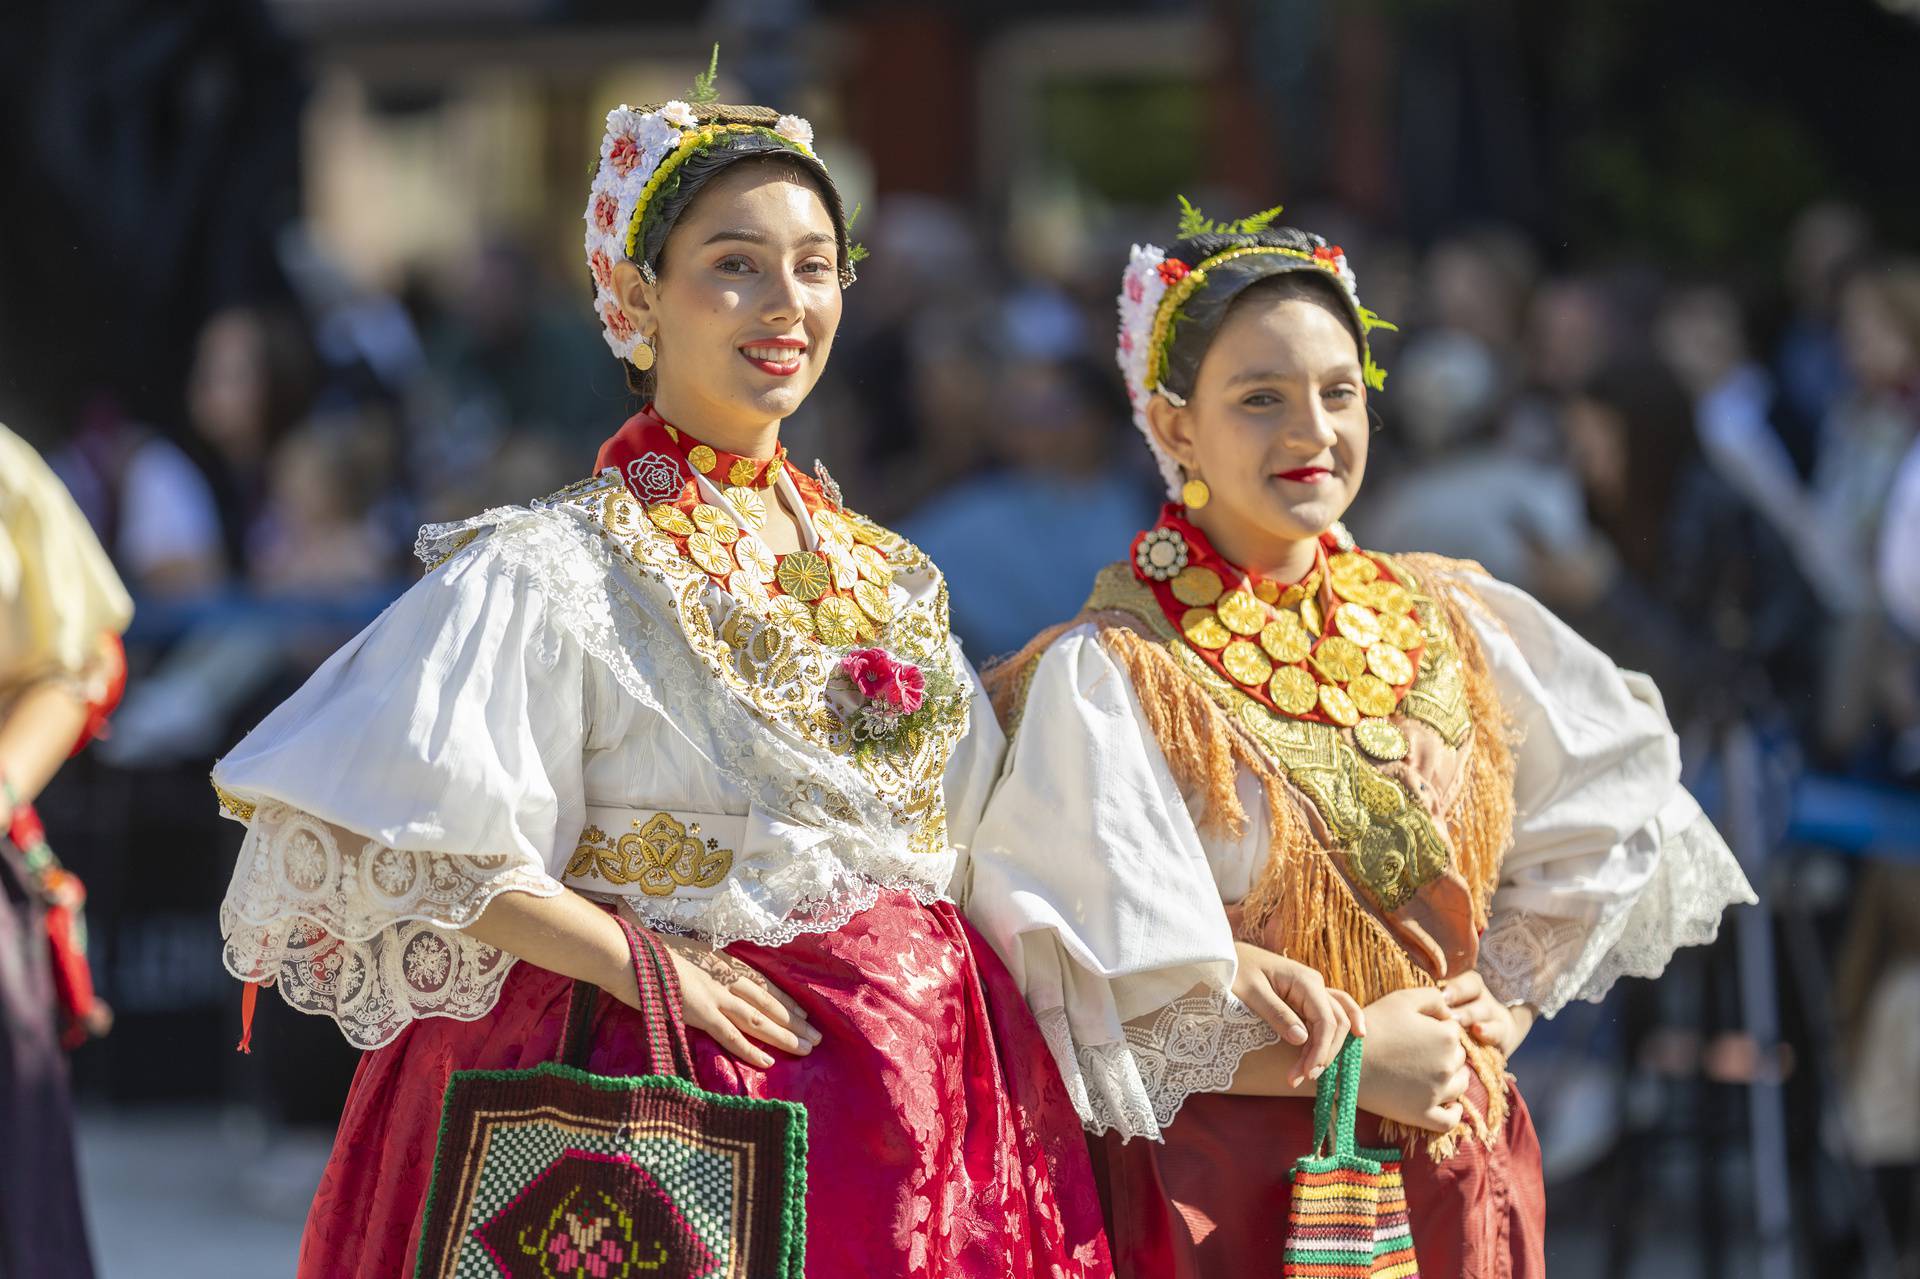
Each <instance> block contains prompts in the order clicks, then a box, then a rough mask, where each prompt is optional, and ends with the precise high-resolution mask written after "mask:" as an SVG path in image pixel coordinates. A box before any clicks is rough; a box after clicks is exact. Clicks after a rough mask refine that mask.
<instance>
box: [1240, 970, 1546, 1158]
mask: <svg viewBox="0 0 1920 1279" xmlns="http://www.w3.org/2000/svg"><path fill="white" fill-rule="evenodd" d="M1237 950H1238V952H1239V956H1238V957H1239V967H1238V971H1237V972H1236V974H1235V977H1234V983H1233V993H1234V995H1235V996H1237V997H1238V998H1239V999H1240V1000H1241V1002H1243V1003H1244V1004H1246V1005H1247V1007H1249V1008H1250V1009H1252V1010H1253V1011H1254V1012H1255V1013H1257V1014H1259V1015H1260V1016H1261V1017H1262V1018H1263V1019H1264V1020H1265V1021H1266V1022H1267V1023H1268V1024H1269V1025H1271V1026H1272V1027H1273V1028H1274V1030H1275V1031H1276V1032H1278V1034H1279V1035H1280V1038H1281V1039H1282V1040H1283V1041H1284V1042H1286V1043H1289V1044H1297V1045H1299V1049H1300V1051H1299V1055H1298V1057H1297V1058H1296V1060H1295V1063H1294V1065H1293V1067H1292V1069H1291V1071H1290V1072H1289V1074H1288V1078H1287V1082H1288V1083H1289V1084H1290V1085H1291V1087H1292V1088H1294V1089H1296V1090H1298V1089H1304V1088H1306V1087H1307V1085H1309V1084H1311V1083H1313V1082H1314V1081H1316V1080H1318V1079H1319V1078H1320V1075H1321V1074H1322V1073H1323V1072H1324V1071H1325V1070H1326V1068H1327V1066H1328V1065H1329V1064H1330V1063H1331V1062H1332V1061H1333V1057H1334V1054H1335V1053H1337V1052H1339V1050H1340V1045H1341V1044H1342V1043H1344V1042H1345V1041H1346V1037H1347V1034H1348V1032H1349V1031H1351V1032H1352V1033H1353V1034H1356V1035H1359V1036H1361V1037H1362V1038H1363V1039H1364V1040H1365V1042H1366V1048H1365V1056H1364V1058H1363V1061H1364V1069H1363V1070H1362V1073H1361V1075H1360V1108H1361V1109H1362V1110H1365V1111H1367V1112H1369V1113H1371V1114H1375V1115H1379V1116H1381V1117H1382V1118H1385V1119H1392V1120H1394V1121H1396V1122H1398V1123H1402V1124H1405V1125H1407V1126H1409V1127H1413V1128H1424V1129H1428V1130H1430V1131H1434V1132H1446V1131H1447V1130H1449V1129H1451V1128H1453V1127H1454V1126H1455V1125H1456V1124H1458V1123H1459V1122H1460V1118H1461V1110H1462V1098H1463V1097H1465V1095H1466V1091H1467V1088H1468V1086H1469V1085H1470V1084H1471V1083H1472V1081H1473V1072H1472V1071H1471V1069H1469V1067H1468V1065H1467V1050H1466V1041H1465V1039H1464V1038H1463V1037H1462V1036H1463V1032H1464V1034H1466V1035H1471V1036H1472V1037H1473V1038H1474V1039H1475V1040H1477V1041H1479V1042H1480V1043H1484V1044H1490V1045H1492V1046H1494V1047H1496V1048H1499V1049H1500V1050H1501V1052H1502V1053H1503V1054H1511V1053H1512V1052H1513V1050H1514V1049H1516V1048H1518V1047H1519V1046H1520V1042H1521V1041H1522V1040H1523V1039H1525V1038H1526V1034H1527V1031H1528V1030H1529V1029H1531V1028H1532V1024H1533V1015H1532V1010H1531V1009H1528V1008H1526V1007H1524V1006H1521V1007H1517V1008H1509V1007H1507V1006H1506V1005H1505V1004H1503V1003H1501V1002H1500V1001H1499V1000H1498V999H1495V998H1494V997H1493V995H1492V993H1491V992H1489V991H1488V990H1487V987H1486V983H1485V982H1483V981H1482V980H1481V978H1480V974H1478V973H1476V972H1466V973H1462V974H1461V975H1460V976H1458V977H1453V978H1450V979H1448V980H1447V981H1446V982H1444V983H1442V984H1441V985H1440V986H1439V987H1437V988H1435V987H1415V988H1412V989H1408V990H1399V991H1395V992H1393V993H1392V994H1390V995H1386V996H1384V997H1382V998H1380V999H1377V1000H1375V1001H1374V1002H1373V1003H1371V1004H1368V1005H1367V1006H1366V1007H1365V1008H1364V1009H1363V1008H1361V1007H1360V1006H1359V1005H1358V1004H1357V1003H1356V1002H1355V1001H1354V999H1353V998H1352V996H1350V995H1348V994H1347V993H1346V992H1345V991H1342V990H1335V989H1332V988H1330V987H1328V986H1327V984H1326V982H1325V981H1324V980H1323V979H1322V978H1321V976H1320V974H1319V973H1318V972H1316V971H1314V970H1313V969H1312V968H1309V967H1307V966H1306V965H1305V964H1301V963H1298V962H1296V961H1294V960H1291V959H1287V958H1286V957H1284V956H1282V955H1276V954H1274V953H1273V952H1272V951H1269V950H1265V949H1262V948H1261V947H1258V946H1253V945H1249V944H1246V943H1240V944H1239V945H1238V946H1237Z"/></svg>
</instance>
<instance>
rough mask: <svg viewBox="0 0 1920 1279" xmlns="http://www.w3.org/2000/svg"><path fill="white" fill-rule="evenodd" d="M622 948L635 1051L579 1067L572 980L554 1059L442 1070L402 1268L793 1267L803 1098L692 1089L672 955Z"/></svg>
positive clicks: (594, 1278)
mask: <svg viewBox="0 0 1920 1279" xmlns="http://www.w3.org/2000/svg"><path fill="white" fill-rule="evenodd" d="M620 924H621V927H622V928H624V929H625V930H626V933H627V941H628V944H629V945H630V946H631V947H632V949H633V958H634V976H635V978H636V980H637V981H638V983H639V988H640V1003H641V1008H640V1015H641V1017H642V1019H643V1020H644V1022H645V1024H646V1028H647V1051H646V1058H647V1060H646V1061H644V1062H635V1063H634V1064H635V1066H637V1067H639V1068H640V1069H639V1072H638V1073H637V1074H635V1075H633V1076H630V1077H623V1078H610V1077H607V1076H602V1075H595V1074H590V1073H588V1072H587V1070H586V1069H585V1066H586V1062H587V1054H588V1050H589V1048H590V1047H591V1045H592V1042H593V1029H594V1011H595V1007H596V1005H597V1004H598V1002H599V992H598V991H597V990H596V989H595V988H594V987H593V986H592V985H590V984H588V983H587V982H575V983H574V986H573V1001H572V1003H571V1005H570V1006H569V1007H568V1010H567V1022H566V1026H565V1028H564V1029H563V1030H562V1031H561V1034H560V1042H561V1058H562V1060H561V1061H559V1062H544V1063H542V1064H540V1065H538V1066H535V1067H533V1068H532V1069H529V1070H459V1071H455V1072H454V1073H453V1078H452V1080H451V1082H449V1083H448V1085H447V1092H446V1101H445V1105H444V1108H443V1109H442V1112H441V1120H440V1142H439V1150H438V1152H437V1153H436V1154H435V1157H434V1168H433V1182H432V1186H431V1189H430V1190H429V1192H428V1195H427V1207H426V1213H425V1219H424V1220H423V1222H422V1223H421V1237H420V1254H419V1256H420V1260H419V1264H418V1266H417V1268H416V1269H415V1271H414V1275H415V1279H734V1277H735V1276H746V1277H747V1279H800V1277H801V1276H802V1275H803V1274H804V1273H805V1268H806V1194H807V1112H806V1109H805V1108H804V1107H802V1106H800V1105H799V1104H797V1103H795V1102H790V1101H775V1100H771V1099H767V1100H762V1099H758V1098H753V1097H736V1096H730V1095H726V1094H721V1093H714V1092H708V1091H707V1090H705V1089H703V1088H701V1087H699V1086H698V1085H697V1084H695V1083H694V1081H693V1054H692V1052H691V1051H690V1050H689V1047H688V1044H687V1032H686V1025H685V1022H684V1020H683V1019H682V1016H681V1010H680V986H679V982H678V981H677V980H676V979H675V977H674V974H673V961H672V958H671V956H669V955H668V953H667V951H666V948H665V947H664V946H662V945H661V944H660V941H659V939H658V938H656V937H655V936H654V935H653V934H652V933H650V932H647V931H646V930H644V929H639V928H635V927H634V926H633V925H632V924H631V923H629V922H628V921H627V920H625V919H621V920H620Z"/></svg>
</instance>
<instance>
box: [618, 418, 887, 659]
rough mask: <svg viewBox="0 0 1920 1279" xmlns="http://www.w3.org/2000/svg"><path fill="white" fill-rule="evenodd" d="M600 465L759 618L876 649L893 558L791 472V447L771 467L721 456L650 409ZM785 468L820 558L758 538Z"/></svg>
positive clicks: (768, 461)
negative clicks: (715, 496) (705, 486)
mask: <svg viewBox="0 0 1920 1279" xmlns="http://www.w3.org/2000/svg"><path fill="white" fill-rule="evenodd" d="M597 465H598V469H601V470H604V469H606V468H607V467H614V468H616V469H618V470H619V472H620V476H621V478H622V480H624V481H625V483H626V486H627V491H628V492H630V493H632V494H633V496H634V498H635V499H636V500H637V501H639V502H640V504H641V505H642V506H643V507H644V508H645V510H646V517H647V519H648V520H649V521H650V522H651V523H652V524H653V526H654V527H655V528H656V529H658V530H660V532H662V533H664V534H666V535H667V536H668V537H669V538H671V539H672V540H673V544H674V546H675V548H676V549H678V550H679V552H680V553H681V554H682V555H684V556H686V557H687V558H688V559H689V560H691V561H693V562H694V563H695V564H696V565H698V566H699V567H700V569H701V571H703V572H705V573H706V574H707V575H708V576H709V577H710V578H712V579H713V581H714V584H715V585H716V586H718V587H720V588H721V589H722V590H724V591H726V592H727V593H728V594H730V595H732V596H733V597H734V598H735V599H737V600H739V601H741V602H742V603H744V604H746V605H747V606H748V607H749V608H751V609H752V610H753V611H754V612H756V613H760V614H765V615H770V616H773V617H775V618H776V619H778V620H780V621H782V622H784V623H786V624H788V625H789V626H791V627H793V628H795V629H798V630H799V631H801V633H803V634H808V635H813V636H816V637H817V638H819V639H820V640H821V641H822V642H823V643H826V644H829V645H832V646H835V647H842V648H845V647H850V646H852V645H853V644H855V643H860V642H870V641H871V640H873V639H874V638H875V637H876V636H877V635H878V634H879V627H881V626H882V625H884V624H885V623H886V622H887V621H889V620H890V619H891V617H892V613H893V605H892V598H891V596H890V595H889V594H888V587H889V585H890V584H891V582H892V579H893V570H892V569H891V568H890V567H889V566H888V563H887V560H886V557H885V556H884V555H883V554H882V553H881V552H880V551H878V550H876V549H875V548H874V547H873V546H871V545H868V544H866V543H865V542H863V541H862V540H861V539H862V537H863V536H864V535H863V534H862V533H861V532H860V531H859V530H858V529H857V528H856V526H855V525H854V524H852V523H850V522H849V521H848V520H847V518H846V516H845V514H844V513H843V512H842V511H841V509H840V505H839V503H838V501H836V500H835V498H834V497H833V496H832V495H830V494H828V493H827V492H826V491H825V490H824V489H823V487H822V485H821V484H820V482H819V481H817V480H815V479H814V478H813V477H812V476H808V475H802V474H800V473H799V472H798V471H796V470H795V469H794V467H793V464H792V463H791V462H790V461H789V460H788V459H787V453H786V450H785V449H784V448H782V449H780V450H778V451H777V452H775V454H774V455H773V456H772V457H770V458H750V457H743V456H741V455H740V454H738V453H723V452H721V451H720V450H718V449H715V448H713V447H711V446H709V445H706V444H702V443H700V442H699V441H698V440H695V439H694V438H693V437H692V436H690V435H688V434H687V433H686V432H684V431H681V430H679V429H677V428H675V427H674V426H672V425H671V424H669V423H668V422H667V420H666V419H665V418H662V417H661V416H660V415H659V414H658V413H656V412H654V410H653V406H652V405H648V406H647V407H646V408H645V409H643V410H641V411H640V412H639V413H636V414H635V415H634V416H633V417H631V418H629V419H628V420H627V422H626V424H625V425H624V426H622V427H621V428H620V430H619V431H618V432H616V433H615V434H614V436H613V438H612V439H610V440H608V441H607V442H606V443H605V444H603V445H601V446H600V456H599V459H598V464H597ZM783 469H784V471H785V473H786V475H787V478H788V479H789V480H790V481H791V482H792V484H793V486H794V488H795V489H796V490H797V491H798V492H799V494H800V499H801V501H802V503H804V504H805V506H806V508H807V515H808V518H809V519H810V520H811V521H812V523H813V528H814V532H815V533H816V534H818V535H819V545H818V548H817V549H815V550H803V551H791V552H788V553H786V554H784V555H775V554H773V552H772V551H770V550H769V549H768V547H767V544H766V543H765V542H763V541H762V540H761V539H760V536H759V530H760V529H761V527H762V526H763V525H764V524H765V522H766V516H767V503H768V501H769V494H768V490H770V489H772V488H773V487H774V486H775V485H777V484H778V483H779V479H780V475H781V472H782V470H783ZM698 476H704V477H706V478H707V480H708V481H709V482H710V483H711V484H713V485H714V486H715V487H716V488H718V489H719V490H720V495H721V497H722V498H724V499H725V503H724V505H716V504H714V503H712V502H709V501H708V500H707V497H706V495H705V494H703V493H702V492H701V488H700V484H699V480H698V479H697V478H696V477H698ZM730 481H737V482H730Z"/></svg>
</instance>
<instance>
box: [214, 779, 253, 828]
mask: <svg viewBox="0 0 1920 1279" xmlns="http://www.w3.org/2000/svg"><path fill="white" fill-rule="evenodd" d="M213 795H214V798H215V799H218V800H219V801H220V810H221V811H222V812H224V813H226V814H227V815H228V816H229V817H237V818H239V819H240V820H241V821H243V822H250V821H252V820H253V814H254V805H252V804H249V803H248V802H247V801H246V800H244V799H241V798H240V797H239V796H238V795H235V794H234V793H233V792H232V791H230V790H228V789H227V788H226V787H224V786H222V785H221V784H220V783H219V782H215V783H213Z"/></svg>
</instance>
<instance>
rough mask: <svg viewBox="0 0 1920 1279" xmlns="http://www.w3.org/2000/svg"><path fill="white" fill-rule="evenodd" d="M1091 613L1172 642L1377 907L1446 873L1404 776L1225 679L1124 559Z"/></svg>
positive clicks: (1394, 903) (1433, 831)
mask: <svg viewBox="0 0 1920 1279" xmlns="http://www.w3.org/2000/svg"><path fill="white" fill-rule="evenodd" d="M1116 570H1117V571H1116ZM1429 607H1430V605H1429ZM1087 609H1088V610H1089V611H1092V612H1100V611H1107V610H1113V611H1119V612H1125V613H1128V614H1130V615H1132V616H1134V617H1136V618H1139V619H1140V620H1141V621H1142V622H1144V623H1146V625H1147V626H1148V628H1150V631H1151V633H1152V634H1154V635H1156V636H1157V637H1158V638H1159V639H1161V640H1162V641H1163V642H1165V644H1166V646H1167V650H1168V652H1169V653H1171V654H1172V655H1173V658H1174V660H1175V662H1177V663H1178V664H1179V666H1180V669H1181V671H1182V672H1184V673H1185V674H1186V675H1187V676H1189V677H1190V678H1191V679H1192V680H1193V681H1194V682H1195V683H1196V684H1198V685H1199V686H1200V687H1201V688H1202V689H1204V690H1205V691H1206V693H1207V695H1208V696H1209V697H1210V698H1211V699H1212V700H1213V702H1214V704H1215V705H1217V706H1218V707H1219V708H1220V709H1221V710H1222V711H1224V712H1225V713H1226V714H1227V715H1228V717H1229V718H1231V719H1232V721H1233V722H1234V723H1235V724H1236V725H1238V726H1239V727H1240V728H1241V729H1243V730H1244V731H1245V732H1246V734H1247V735H1248V736H1249V737H1251V738H1252V739H1253V741H1254V742H1255V743H1257V744H1258V746H1259V747H1260V748H1261V751H1262V753H1263V754H1264V755H1265V756H1266V757H1267V759H1269V760H1270V761H1272V763H1273V765H1274V766H1275V767H1276V768H1277V769H1278V770H1279V771H1280V772H1281V773H1283V774H1285V776H1286V777H1287V779H1288V780H1289V781H1290V782H1292V783H1293V785H1294V787H1295V788H1296V789H1298V790H1299V791H1300V793H1301V794H1302V795H1304V796H1305V797H1306V799H1307V801H1308V802H1309V803H1311V804H1312V805H1313V807H1314V809H1315V811H1316V812H1318V813H1319V814H1320V818H1321V820H1322V821H1323V822H1324V823H1325V824H1326V827H1327V831H1328V833H1329V835H1330V836H1331V838H1332V841H1333V848H1332V849H1331V850H1330V851H1331V852H1333V853H1334V854H1335V855H1336V856H1337V857H1339V858H1340V859H1341V864H1342V866H1343V867H1344V868H1345V870H1346V871H1347V876H1348V879H1349V880H1350V881H1351V882H1352V883H1354V884H1356V885H1357V886H1359V887H1360V889H1361V890H1362V891H1363V892H1364V893H1365V894H1366V895H1367V897H1368V898H1369V899H1370V901H1371V902H1372V903H1373V904H1374V905H1375V906H1376V907H1377V908H1378V909H1380V910H1382V911H1394V910H1397V909H1399V908H1400V907H1401V906H1404V905H1405V904H1406V903H1407V902H1408V901H1410V900H1412V898H1413V896H1414V894H1415V893H1417V892H1418V891H1419V890H1420V889H1421V888H1422V887H1423V886H1425V885H1426V884H1428V883H1431V882H1432V881H1433V880H1435V879H1437V878H1439V877H1440V876H1441V875H1442V874H1444V873H1446V871H1447V869H1448V868H1449V867H1450V866H1451V864H1452V854H1451V851H1450V850H1449V848H1448V846H1447V842H1446V840H1445V838H1444V837H1443V836H1442V835H1441V833H1440V831H1439V829H1438V828H1437V827H1436V826H1435V824H1434V821H1433V818H1432V816H1431V815H1430V814H1429V813H1428V812H1427V810H1426V809H1425V808H1424V807H1423V806H1422V805H1421V804H1419V803H1418V802H1417V801H1415V799H1414V798H1413V796H1412V795H1411V794H1410V793H1409V792H1408V791H1407V789H1406V787H1405V786H1404V785H1403V784H1402V783H1401V782H1400V781H1398V780H1397V779H1395V778H1393V777H1391V776H1389V775H1387V774H1385V773H1383V772H1381V771H1380V770H1379V769H1378V768H1375V767H1374V766H1373V765H1372V764H1370V763H1368V762H1367V761H1366V760H1365V759H1364V758H1363V757H1362V756H1361V754H1360V752H1359V751H1357V750H1355V749H1354V748H1353V746H1352V745H1351V744H1350V743H1348V741H1347V740H1346V737H1345V734H1344V732H1343V731H1342V730H1341V729H1339V728H1337V727H1335V726H1333V725H1330V724H1320V723H1316V722H1313V721H1311V720H1299V719H1292V718H1290V717H1287V716H1283V715H1276V714H1274V713H1273V712H1272V711H1270V710H1268V709H1267V708H1266V707H1264V706H1262V705H1261V704H1260V703H1259V702H1257V701H1255V700H1254V699H1253V698H1251V697H1249V696H1247V695H1246V694H1245V693H1243V692H1241V691H1240V690H1239V689H1238V688H1236V687H1234V686H1233V685H1232V684H1231V683H1229V682H1228V681H1227V680H1225V679H1223V678H1221V676H1220V674H1219V672H1217V671H1215V670H1214V669H1213V668H1212V667H1211V666H1209V665H1208V664H1207V663H1206V662H1205V661H1203V660H1201V659H1200V657H1199V656H1198V655H1196V654H1195V653H1194V652H1193V650H1192V649H1191V648H1190V647H1189V646H1188V645H1187V644H1186V642H1185V641H1184V640H1182V639H1181V637H1180V636H1179V635H1177V634H1175V633H1174V631H1173V629H1172V627H1170V626H1169V625H1167V623H1166V620H1165V617H1164V615H1163V614H1162V613H1161V611H1160V608H1159V606H1158V605H1157V604H1156V602H1155V601H1154V599H1153V597H1152V595H1151V594H1150V593H1148V592H1147V590H1146V589H1145V588H1144V587H1142V586H1141V585H1140V584H1139V582H1138V581H1137V580H1136V579H1135V578H1134V576H1133V574H1132V572H1131V570H1130V569H1128V567H1127V566H1126V565H1124V564H1122V565H1114V566H1111V567H1109V568H1108V569H1105V570H1103V571H1102V572H1101V574H1100V576H1099V577H1098V578H1097V579H1096V580H1095V584H1094V592H1093V595H1092V597H1091V598H1089V599H1088V601H1087ZM1421 611H1422V614H1423V615H1424V614H1425V613H1426V612H1427V611H1428V610H1427V609H1422V610H1421Z"/></svg>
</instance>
